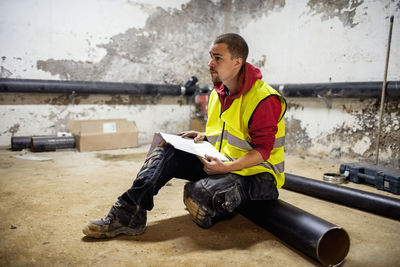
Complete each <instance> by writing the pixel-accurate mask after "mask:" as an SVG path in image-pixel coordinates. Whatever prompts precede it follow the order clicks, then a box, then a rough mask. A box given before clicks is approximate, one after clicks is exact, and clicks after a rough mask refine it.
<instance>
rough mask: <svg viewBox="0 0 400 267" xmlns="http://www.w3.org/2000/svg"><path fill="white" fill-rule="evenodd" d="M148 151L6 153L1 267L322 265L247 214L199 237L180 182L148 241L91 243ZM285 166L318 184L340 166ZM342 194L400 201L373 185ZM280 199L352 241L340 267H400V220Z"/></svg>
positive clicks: (0, 201) (164, 199)
mask: <svg viewBox="0 0 400 267" xmlns="http://www.w3.org/2000/svg"><path fill="white" fill-rule="evenodd" d="M147 149H148V146H143V147H139V148H134V149H121V150H112V151H99V152H86V153H80V152H77V151H74V150H65V151H58V152H46V153H35V154H31V153H30V152H27V154H26V155H33V156H40V157H48V158H51V159H50V160H49V161H34V160H27V159H20V158H15V156H18V155H21V154H23V152H11V151H8V150H0V217H1V220H0V266H26V265H29V266H67V265H69V266H82V265H84V266H91V265H103V266H233V265H235V266H318V263H317V262H315V261H314V260H313V259H311V258H309V257H307V256H304V255H303V254H302V253H301V252H299V251H297V250H295V249H293V248H292V247H290V246H289V245H287V244H285V243H284V242H282V241H281V240H279V237H276V236H273V235H272V234H270V233H269V232H267V231H266V230H264V229H263V228H261V227H259V226H257V225H255V224H254V223H252V222H250V221H249V220H247V219H246V218H244V217H243V216H241V215H237V216H235V217H234V218H233V219H231V220H229V221H224V222H220V223H218V224H216V225H215V226H213V227H212V228H211V229H208V230H205V229H201V228H199V227H198V226H196V225H195V224H194V223H193V222H192V221H191V219H190V217H189V215H188V212H187V211H186V210H185V206H184V205H183V203H182V192H183V185H184V183H185V182H184V181H181V180H177V179H173V180H172V181H171V182H169V183H168V184H167V186H166V187H164V188H163V189H162V190H161V191H160V193H159V195H158V196H156V198H155V208H154V209H153V210H152V211H151V212H150V213H148V228H147V230H146V232H145V233H144V234H143V235H141V236H136V237H125V236H120V237H117V238H115V239H111V240H92V239H89V238H85V237H84V236H83V234H82V232H81V228H82V226H83V225H84V224H85V223H86V221H87V220H90V219H99V218H100V217H103V216H104V215H105V214H106V213H107V212H108V210H109V208H110V206H111V205H112V204H113V203H114V202H115V200H116V198H117V197H118V196H119V194H120V193H122V192H123V191H124V190H126V189H127V188H128V187H129V186H130V185H131V183H132V178H133V177H135V175H136V173H137V172H138V170H139V168H140V166H141V164H142V162H143V161H144V157H145V155H146V152H147ZM26 155H25V156H26ZM286 162H287V163H286V169H287V172H289V173H292V174H298V175H303V176H307V177H310V178H315V179H322V174H323V173H325V172H337V171H338V169H339V165H340V161H332V160H326V159H322V158H314V157H298V156H296V155H287V160H286ZM343 162H350V161H343ZM345 186H348V187H353V188H358V189H361V190H365V191H370V192H374V193H378V194H382V195H386V196H390V197H395V198H398V199H400V196H396V195H394V194H391V193H387V192H382V191H378V190H376V189H375V188H373V187H371V186H368V185H357V184H352V183H348V184H346V185H345ZM280 198H281V199H282V200H284V201H286V202H288V203H290V204H293V205H295V206H297V207H299V208H301V209H303V210H306V211H308V212H310V213H312V214H314V215H316V216H319V217H321V218H323V219H325V220H327V221H330V222H331V223H333V224H336V225H339V226H341V227H343V228H344V229H345V230H346V231H347V232H348V233H349V235H350V239H351V246H350V252H349V254H348V256H347V257H346V259H345V261H344V263H343V266H400V265H399V262H400V221H396V220H392V219H388V218H385V217H381V216H377V215H374V214H370V213H367V212H363V211H359V210H356V209H351V208H348V207H345V206H341V205H337V204H334V203H330V202H327V201H323V200H319V199H315V198H312V197H308V196H305V195H301V194H298V193H294V192H290V191H286V190H280Z"/></svg>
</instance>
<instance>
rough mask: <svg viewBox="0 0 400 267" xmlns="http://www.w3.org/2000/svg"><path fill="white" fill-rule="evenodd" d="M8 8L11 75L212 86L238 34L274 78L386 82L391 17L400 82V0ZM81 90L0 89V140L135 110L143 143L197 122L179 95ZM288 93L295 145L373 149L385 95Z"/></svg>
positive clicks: (393, 63)
mask: <svg viewBox="0 0 400 267" xmlns="http://www.w3.org/2000/svg"><path fill="white" fill-rule="evenodd" d="M0 10H2V11H3V12H2V16H1V17H0V39H1V40H2V42H1V43H0V67H1V70H0V71H1V72H0V75H1V77H6V78H7V77H8V78H33V79H56V80H58V79H60V80H84V81H114V82H151V83H172V84H182V83H184V82H185V81H186V80H187V79H188V78H189V77H190V76H192V75H195V76H197V77H198V78H199V83H200V84H201V85H202V86H209V85H210V81H209V75H208V71H207V67H206V65H207V62H208V58H209V56H208V48H209V45H210V43H211V41H212V40H213V39H214V37H215V36H216V35H218V34H220V33H223V32H227V31H233V32H238V33H240V34H242V35H243V36H244V37H245V38H246V40H247V41H248V43H249V47H250V55H249V61H250V62H251V63H253V64H255V65H256V66H258V67H260V68H261V70H262V73H263V75H264V80H265V81H267V82H269V83H274V84H279V83H317V82H354V81H380V80H382V79H383V70H384V62H385V53H386V45H387V38H388V36H387V35H388V29H389V16H390V15H394V16H395V23H394V30H393V37H392V51H391V54H390V65H389V71H388V79H389V80H400V51H399V50H398V47H400V30H399V29H400V28H399V26H400V23H399V21H400V1H399V0H387V1H373V0H364V1H363V0H337V1H323V0H286V1H285V0H271V1H256V0H253V1H249V0H248V1H244V0H236V1H235V0H213V1H212V0H191V1H188V0H171V1H161V0H146V1H145V0H140V1H129V0H127V1H122V0H86V1H77V0H71V1H56V0H45V1H35V0H25V1H11V0H4V1H1V3H0ZM81 98H82V99H86V100H85V101H86V104H82V102H81V101H80V100H79V101H76V100H70V99H69V98H68V96H62V95H57V96H55V95H46V96H37V95H26V94H21V95H18V96H14V95H7V94H2V95H0V104H1V106H0V116H1V117H0V118H1V121H2V123H1V125H0V145H8V144H9V142H10V137H11V135H23V134H51V133H54V132H56V131H60V130H65V129H67V128H68V126H67V125H68V120H69V119H87V118H111V117H115V116H118V117H126V118H128V119H130V120H135V121H137V123H138V126H139V128H140V129H141V131H142V134H141V139H140V140H141V142H142V143H145V142H149V140H150V139H151V136H152V133H153V132H155V131H158V130H162V131H172V132H174V131H179V130H182V129H185V128H187V125H189V115H190V112H191V108H190V106H188V105H185V104H182V102H181V101H180V100H179V99H177V98H176V99H173V98H168V99H167V100H166V99H164V98H159V97H152V98H151V99H149V98H140V97H133V98H132V97H131V98H129V97H128V96H119V97H117V96H114V97H113V96H91V97H86V98H85V97H83V96H82V97H81ZM59 99H64V100H63V101H61V103H60V102H59V101H58V100H59ZM124 99H125V100H124ZM127 99H130V100H127ZM85 101H84V102H85ZM388 101H389V102H388V105H387V108H386V113H385V117H384V119H385V120H384V127H383V129H384V134H383V148H382V152H381V155H382V157H381V158H382V159H383V160H384V161H385V163H388V164H391V165H393V166H397V167H398V166H399V165H400V163H399V162H400V148H399V143H400V137H399V136H398V130H399V117H400V116H399V100H398V99H389V100H388ZM288 102H289V110H288V113H287V118H286V122H287V129H288V139H287V140H288V149H289V150H297V151H299V152H301V153H303V152H304V153H313V154H319V155H321V156H334V157H343V156H353V157H354V156H355V157H360V158H361V159H366V160H368V159H371V158H372V156H373V150H374V140H375V139H374V130H375V128H376V125H377V114H378V112H377V111H378V108H379V100H377V99H338V98H336V99H320V98H319V99H317V98H315V99H314V98H313V99H299V98H292V99H288ZM52 103H57V104H56V105H52ZM132 103H134V104H132ZM183 103H185V101H184V102H183Z"/></svg>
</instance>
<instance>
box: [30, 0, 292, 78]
mask: <svg viewBox="0 0 400 267" xmlns="http://www.w3.org/2000/svg"><path fill="white" fill-rule="evenodd" d="M226 4H227V1H219V2H216V3H214V2H213V1H211V0H203V1H196V0H191V1H189V2H188V3H187V4H185V5H182V10H178V9H168V10H165V9H162V8H156V9H155V10H152V12H150V15H149V17H148V19H147V21H146V24H145V26H144V27H143V28H130V29H128V30H127V31H126V32H124V33H120V34H117V35H115V36H113V37H112V38H111V41H110V42H108V43H105V44H99V45H98V47H101V48H104V49H106V55H105V56H104V57H103V58H102V59H101V60H100V61H99V62H83V61H73V60H55V59H47V60H38V61H37V68H38V69H40V70H43V71H47V72H50V73H51V74H53V75H60V78H61V79H62V80H81V81H116V82H151V83H167V84H183V83H184V82H186V80H187V79H188V78H189V77H190V76H192V75H195V76H197V77H198V78H199V83H200V84H201V85H209V84H210V78H209V73H208V67H207V62H208V58H209V56H208V49H209V46H210V44H211V42H212V41H213V39H214V38H215V37H216V36H217V35H219V34H221V33H223V32H224V19H225V16H224V12H225V5H226ZM284 5H285V1H284V0H274V1H261V0H252V1H244V0H238V1H234V2H233V3H232V8H231V10H232V18H233V19H232V26H231V29H232V31H236V32H238V31H239V30H240V29H241V28H242V27H244V26H245V25H247V23H248V22H250V21H252V20H254V19H257V18H260V17H261V16H263V15H268V14H269V13H270V12H271V11H272V10H274V9H279V8H282V7H283V6H284ZM142 8H146V7H142ZM145 12H149V11H148V10H145Z"/></svg>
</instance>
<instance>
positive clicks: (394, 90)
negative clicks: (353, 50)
mask: <svg viewBox="0 0 400 267" xmlns="http://www.w3.org/2000/svg"><path fill="white" fill-rule="evenodd" d="M272 87H273V88H275V89H277V90H279V91H280V92H281V93H282V94H283V95H284V96H286V97H319V96H321V97H358V98H366V97H380V96H381V91H382V82H348V83H304V84H274V85H272ZM386 94H387V96H390V97H400V81H392V82H387V85H386Z"/></svg>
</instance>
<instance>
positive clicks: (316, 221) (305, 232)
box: [240, 200, 350, 266]
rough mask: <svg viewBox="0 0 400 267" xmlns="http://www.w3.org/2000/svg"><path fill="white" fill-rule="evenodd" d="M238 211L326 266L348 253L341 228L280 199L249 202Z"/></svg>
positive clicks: (345, 239)
mask: <svg viewBox="0 0 400 267" xmlns="http://www.w3.org/2000/svg"><path fill="white" fill-rule="evenodd" d="M240 213H241V214H242V215H244V216H245V217H247V218H248V219H250V220H252V221H253V222H255V223H256V224H258V225H260V226H261V227H263V228H265V229H267V230H268V231H269V232H271V233H272V234H274V235H275V236H277V237H278V238H280V239H282V240H283V241H284V242H286V243H288V244H290V245H292V246H293V247H295V248H296V249H298V250H300V251H302V252H303V253H304V254H306V255H308V256H310V257H312V258H314V259H316V260H318V261H319V262H320V263H322V264H324V265H326V266H332V265H337V264H340V263H341V262H342V261H343V260H344V258H345V257H346V255H347V253H348V252H349V249H350V238H349V235H348V234H347V232H346V231H345V230H344V229H343V228H341V227H339V226H337V225H334V224H332V223H330V222H327V221H325V220H323V219H321V218H319V217H317V216H314V215H312V214H310V213H308V212H306V211H304V210H301V209H299V208H297V207H295V206H293V205H290V204H289V203H286V202H284V201H282V200H277V201H263V200H262V201H250V202H249V203H247V204H246V205H245V206H244V207H242V208H241V209H240Z"/></svg>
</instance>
